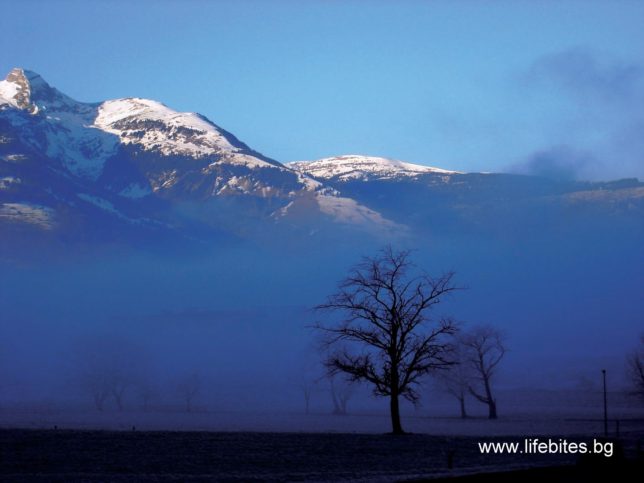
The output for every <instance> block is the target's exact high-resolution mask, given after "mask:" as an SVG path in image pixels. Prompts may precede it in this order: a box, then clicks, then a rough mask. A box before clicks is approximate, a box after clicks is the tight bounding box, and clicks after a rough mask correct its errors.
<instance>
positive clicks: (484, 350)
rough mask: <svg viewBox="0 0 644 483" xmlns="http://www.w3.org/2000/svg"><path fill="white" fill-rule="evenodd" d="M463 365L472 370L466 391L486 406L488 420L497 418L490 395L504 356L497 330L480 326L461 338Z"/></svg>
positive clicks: (493, 400) (493, 401)
mask: <svg viewBox="0 0 644 483" xmlns="http://www.w3.org/2000/svg"><path fill="white" fill-rule="evenodd" d="M462 343H463V347H464V348H465V355H464V357H465V363H466V364H467V365H469V368H470V369H471V370H472V378H471V382H470V384H469V385H468V390H469V392H470V394H471V395H472V396H474V397H475V398H476V399H478V400H479V401H480V402H482V403H483V404H487V406H488V416H489V418H490V419H496V418H497V408H496V399H495V398H494V395H493V394H492V379H493V378H494V375H495V374H496V368H497V366H498V365H499V362H501V359H503V356H504V355H505V345H504V342H503V337H502V335H501V333H500V332H499V330H498V329H495V328H494V327H491V326H480V327H476V328H474V329H472V330H471V331H470V332H469V333H467V334H466V335H465V336H463V337H462Z"/></svg>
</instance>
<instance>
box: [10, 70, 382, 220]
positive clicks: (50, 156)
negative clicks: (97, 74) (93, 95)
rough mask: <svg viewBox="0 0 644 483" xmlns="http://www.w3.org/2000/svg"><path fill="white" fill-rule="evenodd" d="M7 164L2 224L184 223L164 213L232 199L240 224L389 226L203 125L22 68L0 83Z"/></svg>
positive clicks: (201, 120) (160, 107) (200, 119)
mask: <svg viewBox="0 0 644 483" xmlns="http://www.w3.org/2000/svg"><path fill="white" fill-rule="evenodd" d="M0 156H1V158H0V178H1V179H2V182H1V183H0V202H2V204H1V205H0V221H5V222H6V221H11V222H13V223H15V222H18V221H23V222H25V223H27V224H31V225H37V226H40V227H43V228H45V227H46V228H48V229H50V228H52V227H54V226H56V223H57V221H56V220H58V221H61V219H62V218H63V217H64V215H65V214H69V213H74V214H75V215H77V216H78V217H80V218H85V219H88V220H90V219H92V218H93V217H94V216H95V215H96V213H95V212H97V211H98V212H100V215H102V216H103V217H105V216H107V217H110V218H113V219H115V220H120V221H127V222H129V223H131V224H132V223H134V224H138V225H142V224H143V225H145V224H151V225H154V226H156V227H158V226H161V225H172V224H174V223H176V219H175V220H171V219H169V218H168V217H167V216H165V217H164V216H162V213H161V212H163V211H165V212H168V211H169V206H174V205H176V204H182V203H200V204H203V203H208V202H209V201H211V200H217V199H221V198H236V199H237V200H236V201H232V202H230V201H229V202H227V207H226V210H228V211H235V210H237V212H236V214H235V216H233V217H232V218H236V217H242V218H243V216H251V217H259V218H262V219H265V220H272V222H275V220H281V219H285V218H286V219H288V218H289V217H290V215H292V214H293V213H301V212H303V211H304V212H306V213H307V215H308V216H313V215H317V216H322V217H325V218H327V219H330V220H331V221H335V222H340V223H343V224H351V225H361V226H363V227H365V226H370V227H371V228H376V229H379V228H378V227H388V226H393V224H392V223H391V222H389V221H387V220H385V219H384V218H383V217H382V216H380V215H379V214H378V213H376V212H374V211H373V210H370V209H369V208H367V207H365V206H361V205H360V204H358V203H356V202H355V201H353V200H350V199H347V198H344V197H342V196H341V195H340V193H339V192H338V191H337V190H334V189H331V188H329V187H327V186H325V185H323V184H322V183H321V182H319V181H316V180H314V179H312V178H311V177H309V176H308V175H306V174H305V173H302V172H300V171H297V170H293V169H291V168H289V167H286V166H284V165H282V164H281V163H279V162H277V161H275V160H272V159H270V158H268V157H266V156H263V155H261V154H260V153H258V152H256V151H254V150H252V149H251V148H249V147H248V146H247V145H246V144H244V143H242V142H241V141H239V140H238V139H237V138H236V137H235V136H233V135H232V134H231V133H229V132H227V131H225V130H224V129H222V128H220V127H219V126H217V125H216V124H214V123H213V122H211V121H210V120H208V119H207V118H205V117H204V116H201V115H199V114H195V113H182V112H177V111H175V110H173V109H171V108H169V107H167V106H165V105H164V104H162V103H160V102H157V101H153V100H148V99H140V98H126V99H117V100H110V101H105V102H100V103H84V102H78V101H75V100H74V99H72V98H70V97H68V96H66V95H65V94H63V93H61V92H60V91H58V90H57V89H55V88H53V87H51V86H50V85H49V84H47V82H45V81H44V80H43V78H42V77H41V76H40V75H38V74H36V73H34V72H31V71H26V70H23V69H13V70H12V71H11V72H10V73H9V75H8V76H7V78H6V79H5V80H3V81H0ZM168 203H169V204H168ZM233 205H234V206H233ZM88 210H89V212H88ZM170 211H175V212H176V209H174V208H173V209H171V210H170ZM184 211H185V210H184ZM201 211H203V210H201ZM34 213H36V214H37V216H36V215H35V214H34ZM166 214H167V213H166ZM199 216H200V218H201V221H203V213H200V215H199ZM213 219H216V220H218V222H219V221H221V219H220V218H217V217H214V218H213ZM42 220H47V221H46V222H45V221H42Z"/></svg>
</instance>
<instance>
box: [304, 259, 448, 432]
mask: <svg viewBox="0 0 644 483" xmlns="http://www.w3.org/2000/svg"><path fill="white" fill-rule="evenodd" d="M453 290H455V287H454V286H453V285H452V274H451V273H448V274H446V275H443V276H440V277H438V278H433V277H430V276H429V275H427V274H425V273H422V272H418V271H417V270H415V267H414V265H413V264H412V263H411V262H410V261H409V252H407V251H401V252H394V251H393V250H392V249H391V247H388V248H386V249H384V250H382V251H381V252H380V254H379V255H378V256H376V257H373V258H365V259H363V261H362V263H360V264H359V265H357V266H356V267H355V268H353V269H352V270H351V271H350V273H349V276H348V277H347V278H346V279H345V280H344V281H343V282H341V284H340V286H339V289H338V291H337V292H336V293H335V294H333V295H331V296H330V297H329V298H328V299H327V302H326V303H324V304H321V305H319V306H318V307H317V309H318V310H322V311H325V312H339V313H340V314H342V320H341V321H339V322H337V323H331V324H328V325H323V324H318V325H316V328H317V329H319V330H320V331H321V332H322V333H323V334H324V336H325V337H324V340H325V345H326V347H327V348H328V349H329V350H330V356H329V357H328V358H327V360H326V361H325V363H326V366H327V368H328V370H329V372H330V373H331V374H336V373H344V374H346V375H347V376H348V377H349V379H350V380H352V381H365V382H367V383H369V384H371V385H372V386H373V391H374V394H375V395H377V396H385V397H389V401H390V413H391V425H392V431H393V433H394V434H402V433H404V431H403V428H402V425H401V423H400V406H399V398H400V397H401V396H402V397H404V398H406V399H408V400H409V401H412V402H414V403H415V402H416V401H417V400H418V393H417V391H416V390H415V388H416V386H417V385H418V383H419V380H420V378H421V377H422V376H424V375H425V374H427V373H428V372H430V371H431V370H432V369H435V368H444V367H446V366H448V365H449V364H450V363H451V362H450V359H449V352H450V344H449V340H448V337H447V336H449V335H452V334H454V333H455V331H456V328H455V326H454V324H453V323H452V321H451V320H450V319H445V318H441V319H438V320H434V319H430V318H429V311H430V309H431V308H432V307H434V306H435V305H436V304H438V303H439V302H440V301H441V300H442V299H443V297H444V296H445V295H447V294H448V293H450V292H452V291H453Z"/></svg>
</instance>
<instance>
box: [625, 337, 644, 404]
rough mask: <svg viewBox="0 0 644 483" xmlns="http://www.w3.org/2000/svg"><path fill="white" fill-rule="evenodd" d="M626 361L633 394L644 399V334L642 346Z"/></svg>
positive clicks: (641, 339) (641, 338)
mask: <svg viewBox="0 0 644 483" xmlns="http://www.w3.org/2000/svg"><path fill="white" fill-rule="evenodd" d="M626 362H627V368H628V377H629V379H630V381H631V386H632V388H633V389H632V394H633V395H635V396H637V397H639V398H640V399H641V400H644V334H642V335H641V336H640V346H639V347H638V348H637V349H636V350H635V351H634V352H633V353H631V354H630V355H629V356H628V358H627V359H626Z"/></svg>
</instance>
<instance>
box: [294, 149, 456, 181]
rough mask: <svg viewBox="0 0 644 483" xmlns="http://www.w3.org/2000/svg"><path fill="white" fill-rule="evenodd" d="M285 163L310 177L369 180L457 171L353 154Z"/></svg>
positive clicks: (443, 173) (444, 173)
mask: <svg viewBox="0 0 644 483" xmlns="http://www.w3.org/2000/svg"><path fill="white" fill-rule="evenodd" d="M287 166H288V167H290V168H293V169H295V170H297V171H300V172H301V173H304V174H307V175H309V176H311V177H313V178H316V179H319V180H332V181H350V180H351V181H355V180H360V181H369V180H385V179H404V178H416V177H418V176H420V175H424V174H437V175H452V174H459V173H458V172H457V171H449V170H447V169H441V168H433V167H430V166H422V165H419V164H411V163H406V162H404V161H398V160H394V159H387V158H380V157H376V156H361V155H355V154H352V155H345V156H335V157H331V158H324V159H318V160H317V161H294V162H292V163H287Z"/></svg>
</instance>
